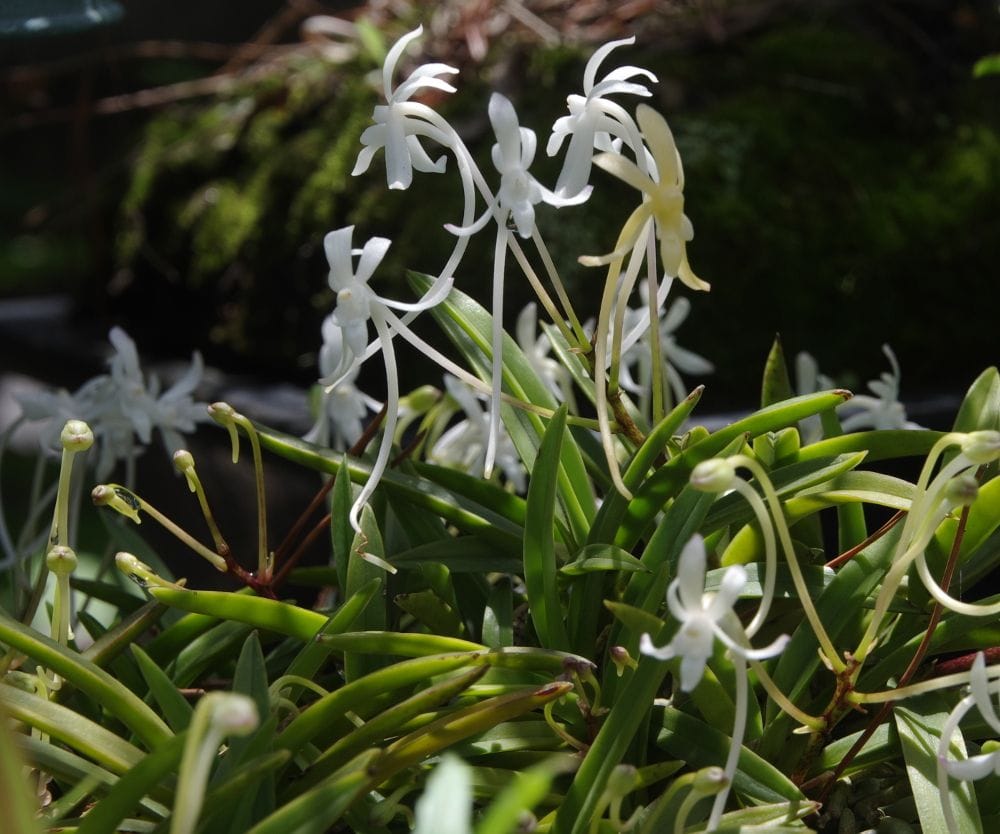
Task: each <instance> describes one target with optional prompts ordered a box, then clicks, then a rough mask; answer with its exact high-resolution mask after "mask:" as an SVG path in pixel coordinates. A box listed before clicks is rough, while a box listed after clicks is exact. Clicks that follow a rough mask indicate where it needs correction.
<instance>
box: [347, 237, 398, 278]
mask: <svg viewBox="0 0 1000 834" xmlns="http://www.w3.org/2000/svg"><path fill="white" fill-rule="evenodd" d="M391 245H392V241H391V240H389V238H387V237H373V238H369V239H368V240H367V241H366V242H365V245H364V248H362V250H361V260H360V261H358V268H357V269H356V270H355V271H354V277H355V279H356V280H357V281H358V282H360V283H362V284H367V283H368V279H369V278H371V277H372V273H374V272H375V267H377V266H378V265H379V264H380V263H381V262H382V258H384V257H385V253H386V252H388V251H389V246H391Z"/></svg>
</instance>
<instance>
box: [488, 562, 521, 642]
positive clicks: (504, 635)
mask: <svg viewBox="0 0 1000 834" xmlns="http://www.w3.org/2000/svg"><path fill="white" fill-rule="evenodd" d="M482 639H483V644H484V645H486V646H488V647H489V648H491V649H501V648H503V647H505V646H513V645H514V595H513V589H512V587H511V582H510V577H506V576H504V577H500V578H499V579H498V580H497V581H496V583H495V584H494V585H493V587H492V588H491V590H490V596H489V599H488V600H487V601H486V609H485V611H484V612H483V634H482Z"/></svg>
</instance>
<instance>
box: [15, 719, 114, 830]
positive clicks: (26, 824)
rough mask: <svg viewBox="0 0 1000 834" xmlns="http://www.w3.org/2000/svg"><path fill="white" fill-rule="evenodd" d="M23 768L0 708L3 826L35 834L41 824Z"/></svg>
mask: <svg viewBox="0 0 1000 834" xmlns="http://www.w3.org/2000/svg"><path fill="white" fill-rule="evenodd" d="M25 772H26V766H25V763H24V761H23V760H22V758H21V755H20V754H19V753H18V751H17V748H16V747H15V746H14V742H13V738H12V733H11V730H10V726H9V724H8V721H7V713H6V711H4V710H0V796H2V797H3V798H4V799H3V805H4V807H3V812H2V813H3V826H4V828H5V830H9V831H11V832H17V834H39V833H40V832H41V827H40V826H39V825H38V821H37V820H36V818H35V804H34V802H33V798H32V797H31V796H30V795H29V793H28V784H27V781H26V780H25V778H24V774H25ZM7 826H10V828H9V829H8V828H7ZM109 830H110V829H109Z"/></svg>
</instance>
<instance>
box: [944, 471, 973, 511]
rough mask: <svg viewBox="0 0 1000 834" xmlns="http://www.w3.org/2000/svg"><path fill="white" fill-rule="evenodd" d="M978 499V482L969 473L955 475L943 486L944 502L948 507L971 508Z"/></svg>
mask: <svg viewBox="0 0 1000 834" xmlns="http://www.w3.org/2000/svg"><path fill="white" fill-rule="evenodd" d="M978 497H979V481H977V480H976V478H975V476H974V475H972V474H971V473H970V472H963V473H962V474H961V475H956V476H955V477H954V478H952V479H951V480H950V481H948V483H946V484H945V485H944V500H945V501H946V502H947V503H948V506H950V507H971V506H972V504H973V502H974V501H975V500H976V498H978Z"/></svg>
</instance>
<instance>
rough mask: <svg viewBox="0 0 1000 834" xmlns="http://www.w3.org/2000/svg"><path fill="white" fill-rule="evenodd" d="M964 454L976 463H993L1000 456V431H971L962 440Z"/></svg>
mask: <svg viewBox="0 0 1000 834" xmlns="http://www.w3.org/2000/svg"><path fill="white" fill-rule="evenodd" d="M962 454H964V455H965V456H966V457H967V458H968V459H969V460H971V461H972V462H973V463H976V464H982V463H991V462H992V461H995V460H996V459H997V458H1000V431H994V430H992V429H987V430H984V431H973V432H969V434H967V435H966V436H965V440H964V441H963V442H962Z"/></svg>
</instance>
